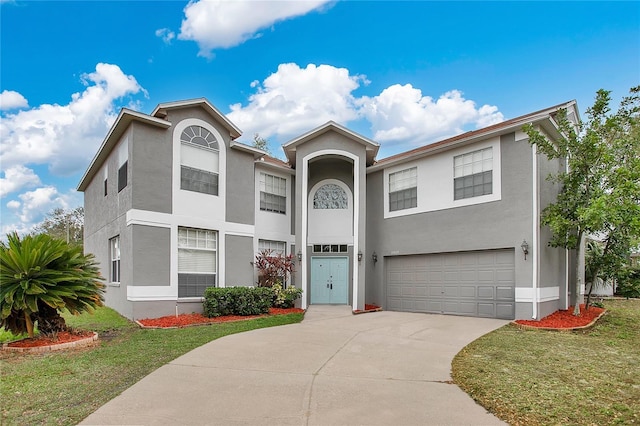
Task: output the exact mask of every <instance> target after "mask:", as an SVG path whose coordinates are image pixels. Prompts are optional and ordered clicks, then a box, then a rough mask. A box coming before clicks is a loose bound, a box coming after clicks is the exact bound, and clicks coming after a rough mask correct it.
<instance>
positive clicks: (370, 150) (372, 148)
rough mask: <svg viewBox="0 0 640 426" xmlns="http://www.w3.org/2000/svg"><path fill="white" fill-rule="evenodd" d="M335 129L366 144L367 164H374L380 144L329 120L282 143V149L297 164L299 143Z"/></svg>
mask: <svg viewBox="0 0 640 426" xmlns="http://www.w3.org/2000/svg"><path fill="white" fill-rule="evenodd" d="M330 131H334V132H336V133H338V134H340V135H342V136H345V137H346V138H348V139H351V140H352V141H355V142H358V143H360V144H362V145H364V147H365V149H366V153H367V165H370V164H373V163H374V161H375V158H376V155H377V154H378V149H379V148H380V144H378V143H377V142H374V141H372V140H371V139H368V138H365V137H364V136H362V135H359V134H358V133H356V132H354V131H352V130H349V129H347V128H346V127H344V126H342V125H340V124H338V123H336V122H334V121H328V122H326V123H325V124H323V125H322V126H320V127H316V128H315V129H313V130H311V131H309V132H307V133H305V134H303V135H302V136H298V137H297V138H295V139H292V140H290V141H289V142H287V143H285V144H284V145H282V149H283V150H284V153H285V155H286V156H287V159H288V160H289V164H291V166H292V167H295V165H296V149H297V147H298V146H299V145H301V144H303V143H305V142H307V141H309V140H311V139H314V138H316V137H318V136H320V135H322V134H324V133H327V132H330Z"/></svg>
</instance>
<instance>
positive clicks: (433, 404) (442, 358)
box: [82, 305, 507, 425]
mask: <svg viewBox="0 0 640 426" xmlns="http://www.w3.org/2000/svg"><path fill="white" fill-rule="evenodd" d="M506 323H507V321H502V320H492V319H480V318H465V317H456V316H445V315H428V314H414V313H403V312H375V313H367V314H361V315H352V313H351V308H350V307H348V306H316V305H314V306H311V307H310V308H309V310H308V311H307V313H306V315H305V319H304V321H303V322H302V323H300V324H291V325H285V326H281V327H274V328H265V329H260V330H254V331H250V332H246V333H241V334H235V335H232V336H226V337H223V338H221V339H218V340H215V341H213V342H210V343H208V344H206V345H204V346H202V347H200V348H197V349H195V350H193V351H191V352H189V353H187V354H185V355H183V356H181V357H180V358H177V359H176V360H174V361H172V362H170V363H169V364H167V365H165V366H163V367H161V368H159V369H158V370H156V371H154V372H153V373H151V374H149V375H148V376H147V377H145V378H144V379H142V380H140V381H139V382H138V383H136V384H135V385H133V386H132V387H131V388H129V389H127V390H126V391H124V392H123V393H122V394H121V395H120V396H118V397H116V398H114V399H113V400H111V401H110V402H108V403H107V404H105V405H104V406H102V407H101V408H99V409H98V410H97V411H96V412H95V413H93V414H92V415H90V416H89V417H88V418H86V419H85V420H84V421H83V422H82V424H87V425H89V424H93V425H95V424H122V425H124V424H127V425H133V424H136V425H204V424H212V425H213V424H215V425H237V424H247V425H249V424H250V425H360V424H377V425H495V424H504V423H502V422H501V421H499V420H498V419H497V418H495V417H494V416H493V415H491V414H488V413H487V412H486V411H485V410H484V409H483V408H482V407H480V406H479V405H477V404H476V403H475V402H474V401H473V400H472V399H471V398H470V397H469V396H468V395H467V394H466V393H464V392H463V391H462V390H460V389H459V388H458V387H457V386H456V385H453V384H450V382H449V381H450V380H451V376H450V371H451V360H452V359H453V357H454V355H455V354H456V353H458V352H459V351H460V350H461V349H462V348H463V347H464V346H465V345H466V344H468V343H469V342H471V341H473V340H475V339H476V338H478V337H480V336H482V335H483V334H485V333H488V332H489V331H491V330H494V329H496V328H498V327H500V326H502V325H504V324H506ZM122 362H127V360H126V359H123V360H122Z"/></svg>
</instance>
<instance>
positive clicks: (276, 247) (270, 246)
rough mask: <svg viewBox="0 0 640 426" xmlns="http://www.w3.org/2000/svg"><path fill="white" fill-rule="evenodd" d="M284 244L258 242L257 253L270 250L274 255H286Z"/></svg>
mask: <svg viewBox="0 0 640 426" xmlns="http://www.w3.org/2000/svg"><path fill="white" fill-rule="evenodd" d="M286 247H287V245H286V243H285V242H284V241H272V240H258V251H259V252H260V253H262V252H263V251H265V250H271V253H272V254H274V255H278V254H281V255H283V256H284V255H286V254H287V253H286Z"/></svg>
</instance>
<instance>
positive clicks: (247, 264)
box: [225, 235, 255, 287]
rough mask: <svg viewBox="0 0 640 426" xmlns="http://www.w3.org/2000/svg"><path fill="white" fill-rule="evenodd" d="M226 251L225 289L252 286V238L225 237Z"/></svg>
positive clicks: (253, 281) (253, 283)
mask: <svg viewBox="0 0 640 426" xmlns="http://www.w3.org/2000/svg"><path fill="white" fill-rule="evenodd" d="M225 243H226V244H225V249H226V284H225V286H226V287H234V286H236V287H237V286H243V287H245V286H253V285H255V280H254V267H253V264H252V263H251V262H253V259H254V257H253V238H251V237H243V236H238V235H227V236H226V242H225Z"/></svg>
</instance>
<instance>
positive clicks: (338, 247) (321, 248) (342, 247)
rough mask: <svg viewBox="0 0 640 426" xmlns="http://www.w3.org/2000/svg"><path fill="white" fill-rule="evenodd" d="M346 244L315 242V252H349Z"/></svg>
mask: <svg viewBox="0 0 640 426" xmlns="http://www.w3.org/2000/svg"><path fill="white" fill-rule="evenodd" d="M347 251H348V247H347V245H346V244H314V245H313V252H314V253H347Z"/></svg>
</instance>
